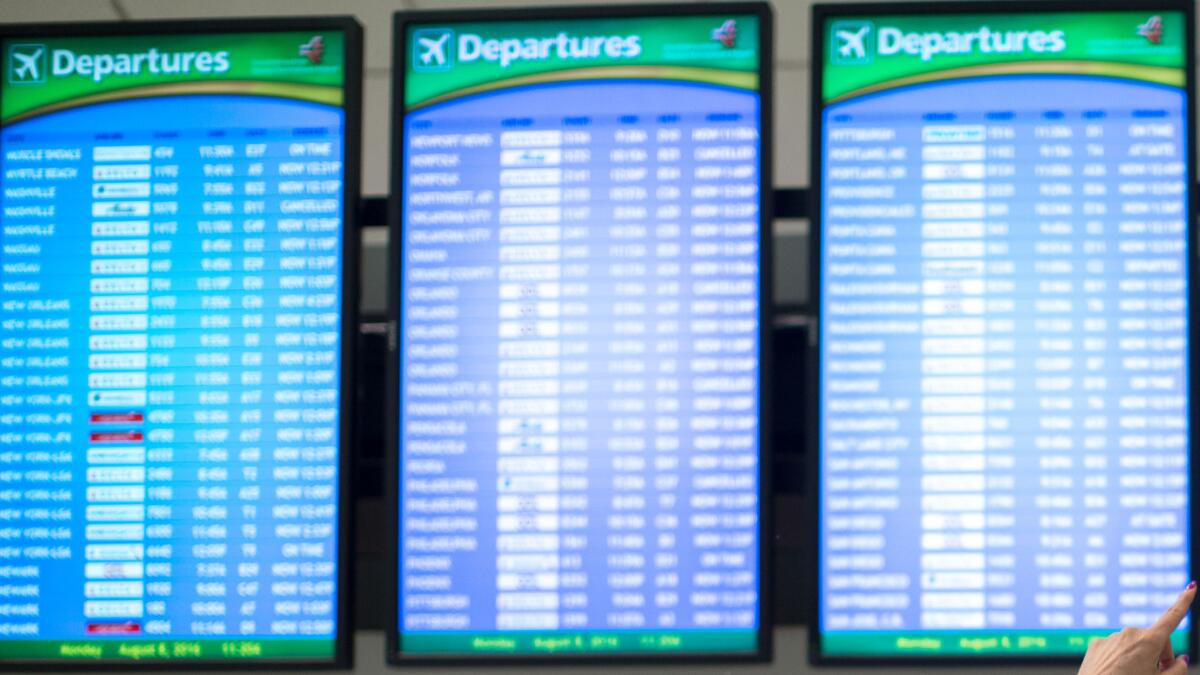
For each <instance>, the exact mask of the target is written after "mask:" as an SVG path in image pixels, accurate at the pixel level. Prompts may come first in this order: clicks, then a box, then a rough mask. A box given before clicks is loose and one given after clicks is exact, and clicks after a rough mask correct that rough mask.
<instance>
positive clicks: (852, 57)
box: [831, 21, 875, 64]
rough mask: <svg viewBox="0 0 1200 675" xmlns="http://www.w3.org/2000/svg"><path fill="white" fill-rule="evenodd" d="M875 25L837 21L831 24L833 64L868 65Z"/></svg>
mask: <svg viewBox="0 0 1200 675" xmlns="http://www.w3.org/2000/svg"><path fill="white" fill-rule="evenodd" d="M874 28H875V25H874V24H872V23H871V22H870V21H837V22H834V24H833V37H834V42H833V45H832V48H833V54H832V55H831V56H832V58H833V62H834V63H841V64H851V63H855V64H857V63H870V62H871V52H872V49H871V48H872V47H873V46H874V45H873V44H872V43H873V42H874V39H873V38H874Z"/></svg>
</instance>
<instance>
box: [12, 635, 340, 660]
mask: <svg viewBox="0 0 1200 675" xmlns="http://www.w3.org/2000/svg"><path fill="white" fill-rule="evenodd" d="M334 655H335V654H334V643H333V640H332V639H328V638H327V639H324V640H310V639H298V640H292V639H279V640H276V639H271V640H238V639H228V640H155V639H153V638H142V639H135V640H124V639H120V638H110V639H105V640H0V660H7V661H103V660H112V661H198V660H204V661H226V660H230V661H232V660H246V661H261V660H275V661H292V660H295V661H308V662H313V661H325V660H332V659H333V658H334Z"/></svg>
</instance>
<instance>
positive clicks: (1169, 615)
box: [1150, 581, 1196, 639]
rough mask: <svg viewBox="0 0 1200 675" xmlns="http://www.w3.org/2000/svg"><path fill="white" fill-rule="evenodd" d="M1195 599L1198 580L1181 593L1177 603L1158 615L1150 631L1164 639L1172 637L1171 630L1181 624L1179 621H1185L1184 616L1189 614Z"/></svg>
mask: <svg viewBox="0 0 1200 675" xmlns="http://www.w3.org/2000/svg"><path fill="white" fill-rule="evenodd" d="M1195 599H1196V582H1194V581H1193V582H1192V583H1190V584H1188V587H1187V588H1185V589H1183V592H1182V593H1180V594H1179V597H1178V598H1176V600H1175V604H1173V605H1171V606H1170V607H1169V608H1168V609H1167V611H1165V612H1163V615H1162V616H1160V617H1158V621H1155V622H1154V625H1153V626H1151V627H1150V632H1151V633H1154V634H1155V635H1157V636H1158V637H1161V638H1164V639H1165V638H1168V637H1170V635H1171V632H1172V631H1174V630H1175V629H1176V628H1177V627H1178V626H1179V622H1180V621H1183V617H1185V616H1187V613H1188V609H1190V608H1191V606H1192V602H1193V601H1194V600H1195Z"/></svg>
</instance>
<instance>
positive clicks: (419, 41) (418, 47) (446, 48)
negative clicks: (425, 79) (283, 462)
mask: <svg viewBox="0 0 1200 675" xmlns="http://www.w3.org/2000/svg"><path fill="white" fill-rule="evenodd" d="M413 38H414V42H413V60H412V63H413V70H415V71H417V72H418V73H431V72H434V73H435V72H440V71H445V70H450V69H451V68H453V67H454V31H453V30H451V29H449V28H422V29H421V30H418V31H416V32H415V33H413Z"/></svg>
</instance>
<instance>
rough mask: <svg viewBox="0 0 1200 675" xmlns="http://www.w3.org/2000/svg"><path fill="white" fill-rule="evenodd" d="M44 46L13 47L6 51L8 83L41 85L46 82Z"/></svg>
mask: <svg viewBox="0 0 1200 675" xmlns="http://www.w3.org/2000/svg"><path fill="white" fill-rule="evenodd" d="M46 70H47V68H46V45H13V46H11V47H9V49H8V81H9V83H11V84H42V83H44V82H45V81H46Z"/></svg>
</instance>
